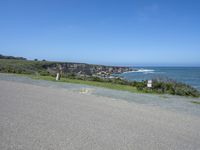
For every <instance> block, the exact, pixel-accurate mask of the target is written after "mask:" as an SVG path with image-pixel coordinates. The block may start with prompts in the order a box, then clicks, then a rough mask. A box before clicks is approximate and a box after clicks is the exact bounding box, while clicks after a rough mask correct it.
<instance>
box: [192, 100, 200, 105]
mask: <svg viewBox="0 0 200 150" xmlns="http://www.w3.org/2000/svg"><path fill="white" fill-rule="evenodd" d="M191 103H193V104H198V105H200V102H199V101H191Z"/></svg>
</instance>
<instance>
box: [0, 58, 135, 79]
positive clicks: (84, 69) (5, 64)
mask: <svg viewBox="0 0 200 150" xmlns="http://www.w3.org/2000/svg"><path fill="white" fill-rule="evenodd" d="M0 56H1V57H0V72H5V73H19V74H39V75H52V76H54V75H55V74H56V72H58V70H60V71H62V74H63V75H64V76H67V75H72V74H75V75H88V76H91V75H98V76H102V77H103V76H108V75H110V74H113V73H123V72H126V71H131V70H132V69H131V68H129V67H116V66H104V65H92V64H86V63H72V62H52V61H38V60H35V61H33V60H27V59H26V58H22V57H12V56H3V55H0ZM2 58H3V59H2Z"/></svg>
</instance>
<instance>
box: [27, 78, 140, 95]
mask: <svg viewBox="0 0 200 150" xmlns="http://www.w3.org/2000/svg"><path fill="white" fill-rule="evenodd" d="M25 76H26V75H25ZM29 77H31V78H32V79H38V80H48V81H55V77H51V76H32V75H29ZM55 82H65V83H75V84H85V85H91V86H97V87H104V88H109V89H114V90H123V91H129V92H139V91H138V90H137V89H136V87H133V86H130V85H121V84H116V83H110V82H96V81H84V80H78V79H69V78H61V80H60V81H55Z"/></svg>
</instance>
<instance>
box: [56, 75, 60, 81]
mask: <svg viewBox="0 0 200 150" xmlns="http://www.w3.org/2000/svg"><path fill="white" fill-rule="evenodd" d="M58 80H60V74H59V73H57V75H56V81H58Z"/></svg>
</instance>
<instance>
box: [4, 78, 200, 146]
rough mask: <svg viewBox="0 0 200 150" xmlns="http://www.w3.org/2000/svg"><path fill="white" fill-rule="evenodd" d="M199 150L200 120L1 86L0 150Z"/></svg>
mask: <svg viewBox="0 0 200 150" xmlns="http://www.w3.org/2000/svg"><path fill="white" fill-rule="evenodd" d="M141 96H142V95H141ZM199 149H200V117H198V116H193V115H186V114H181V113H180V112H176V111H169V110H164V109H161V108H159V107H153V106H146V105H143V104H137V103H130V102H127V101H124V100H115V99H112V98H105V97H98V96H94V95H85V94H80V93H78V92H72V91H71V92H70V91H67V90H65V89H56V88H50V87H41V86H36V85H31V84H24V83H17V82H11V81H2V80H0V150H199Z"/></svg>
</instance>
